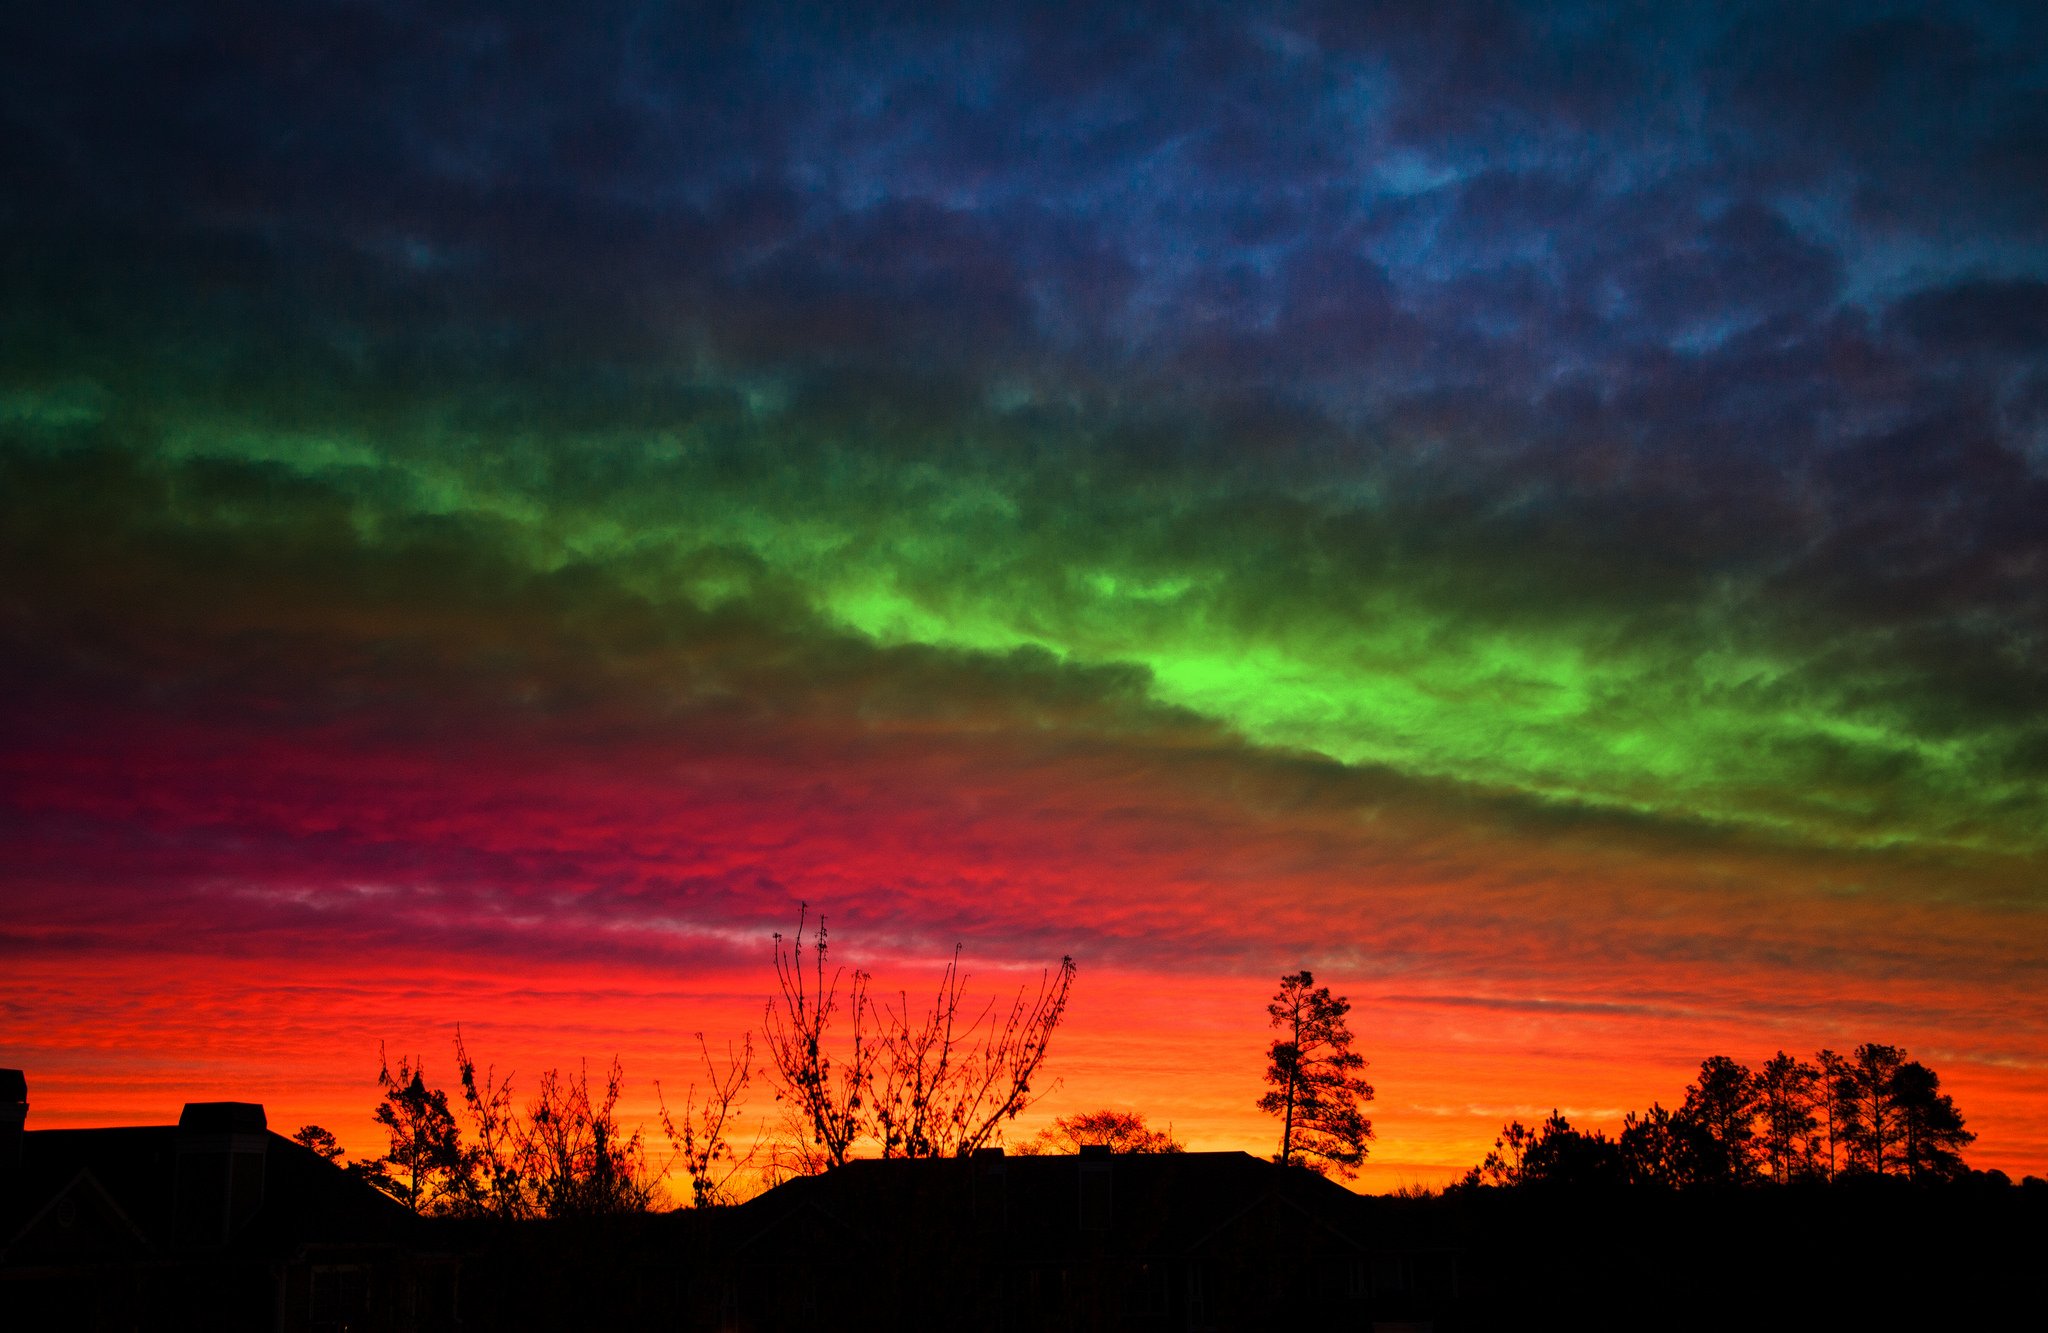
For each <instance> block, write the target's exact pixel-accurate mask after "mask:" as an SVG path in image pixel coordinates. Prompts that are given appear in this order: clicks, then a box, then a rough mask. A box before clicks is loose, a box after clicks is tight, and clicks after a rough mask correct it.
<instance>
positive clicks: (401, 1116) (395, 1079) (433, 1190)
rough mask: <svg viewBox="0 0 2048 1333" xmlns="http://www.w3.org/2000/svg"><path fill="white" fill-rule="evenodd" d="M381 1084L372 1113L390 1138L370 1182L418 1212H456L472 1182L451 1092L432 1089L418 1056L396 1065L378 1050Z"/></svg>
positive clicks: (378, 1075)
mask: <svg viewBox="0 0 2048 1333" xmlns="http://www.w3.org/2000/svg"><path fill="white" fill-rule="evenodd" d="M378 1064H379V1066H380V1068H379V1069H378V1071H377V1086H378V1087H380V1088H382V1089H384V1098H383V1100H382V1101H380V1102H378V1103H377V1109H376V1111H375V1112H374V1113H373V1118H374V1119H375V1120H376V1122H377V1123H378V1124H379V1125H381V1126H383V1128H384V1132H385V1134H386V1135H387V1136H388V1137H389V1139H390V1150H389V1151H388V1152H386V1153H385V1155H384V1156H383V1157H382V1158H381V1159H379V1161H378V1166H379V1167H380V1168H381V1170H378V1171H377V1172H375V1173H374V1174H373V1175H372V1177H371V1183H372V1184H375V1185H377V1186H378V1188H380V1189H382V1190H384V1192H385V1193H387V1194H389V1195H391V1196H392V1197H393V1198H395V1199H397V1200H398V1201H399V1202H400V1203H402V1204H404V1205H405V1206H406V1207H407V1208H410V1209H411V1210H412V1211H413V1212H414V1213H415V1214H426V1213H441V1212H449V1211H453V1210H454V1209H455V1208H456V1207H457V1206H458V1203H459V1201H460V1200H461V1199H462V1198H463V1197H464V1195H465V1194H466V1192H467V1190H468V1186H469V1177H470V1158H469V1155H468V1154H467V1153H465V1152H464V1151H463V1148H462V1133H461V1130H460V1128H459V1127H458V1126H457V1125H456V1123H455V1116H454V1114H453V1113H452V1112H450V1111H449V1109H448V1094H447V1093H445V1092H443V1091H441V1090H440V1089H439V1088H429V1087H428V1086H427V1084H426V1079H425V1077H424V1076H423V1074H422V1071H421V1068H420V1065H419V1063H418V1062H417V1061H413V1060H407V1059H404V1058H401V1059H400V1060H399V1062H398V1068H397V1069H395V1070H394V1069H392V1068H391V1065H390V1062H389V1061H388V1060H386V1059H385V1058H384V1055H383V1052H382V1049H381V1048H380V1049H379V1051H378Z"/></svg>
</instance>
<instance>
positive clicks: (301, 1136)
mask: <svg viewBox="0 0 2048 1333" xmlns="http://www.w3.org/2000/svg"><path fill="white" fill-rule="evenodd" d="M292 1142H293V1143H296V1144H298V1145H299V1146H300V1147H302V1148H310V1149H312V1150H313V1151H314V1152H316V1153H318V1154H319V1155H320V1156H321V1158H322V1159H323V1160H326V1161H329V1162H333V1163H335V1164H336V1165H340V1163H341V1157H342V1148H341V1140H340V1139H337V1138H335V1137H334V1131H333V1130H331V1129H327V1128H325V1127H323V1126H320V1125H300V1126H299V1128H298V1132H297V1133H295V1134H293V1135H292Z"/></svg>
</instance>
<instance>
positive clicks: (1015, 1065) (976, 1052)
mask: <svg viewBox="0 0 2048 1333" xmlns="http://www.w3.org/2000/svg"><path fill="white" fill-rule="evenodd" d="M808 910H809V909H808V907H805V908H804V909H802V910H801V911H800V913H799V915H798V918H797V930H796V934H795V936H794V938H793V939H792V940H790V941H787V942H785V941H784V939H783V937H782V935H781V933H780V932H777V934H776V936H775V980H776V985H777V988H778V990H779V994H778V996H777V997H776V998H774V999H771V1000H770V1001H769V1002H768V1007H767V1025H766V1026H767V1031H766V1040H767V1043H768V1052H769V1064H770V1068H771V1070H772V1074H771V1077H772V1078H773V1079H774V1081H775V1083H776V1097H777V1100H778V1101H780V1102H782V1103H783V1105H784V1108H785V1111H786V1113H787V1114H788V1115H789V1117H790V1118H791V1119H792V1120H793V1121H794V1122H795V1123H794V1126H793V1127H794V1129H795V1131H796V1136H795V1137H796V1142H795V1143H794V1144H792V1145H789V1146H788V1149H787V1150H786V1151H778V1153H777V1154H776V1156H775V1157H774V1158H773V1160H772V1161H771V1164H770V1169H771V1171H782V1170H793V1171H798V1172H803V1171H809V1170H825V1169H829V1168H831V1167H835V1166H840V1165H843V1164H844V1163H845V1162H846V1160H847V1159H848V1157H850V1156H851V1155H853V1154H854V1152H855V1151H856V1149H857V1148H858V1147H859V1146H861V1145H862V1144H864V1143H866V1142H868V1141H870V1140H871V1141H872V1143H873V1146H874V1150H875V1152H876V1153H877V1155H879V1156H882V1157H954V1156H965V1155H967V1154H968V1153H971V1152H973V1151H974V1150H975V1149H976V1148H979V1147H983V1146H985V1145H987V1144H990V1143H993V1142H995V1141H996V1140H998V1139H999V1138H1000V1137H1001V1134H1002V1130H1003V1127H1004V1126H1005V1125H1006V1124H1008V1123H1009V1122H1010V1121H1011V1120H1013V1119H1015V1118H1016V1117H1017V1116H1018V1115H1020V1114H1022V1113H1023V1112H1024V1110H1025V1109H1026V1108H1028V1107H1029V1106H1031V1105H1032V1104H1033V1103H1034V1102H1036V1101H1037V1100H1038V1097H1039V1096H1042V1095H1043V1093H1042V1092H1040V1093H1037V1094H1036V1095H1034V1089H1033V1083H1034V1081H1035V1080H1036V1079H1037V1077H1038V1075H1039V1071H1040V1069H1041V1068H1042V1066H1043V1065H1044V1063H1045V1057H1046V1052H1047V1050H1048V1049H1049V1048H1050V1046H1051V1043H1052V1034H1053V1032H1054V1031H1055V1030H1056V1029H1057V1028H1058V1027H1059V1024H1060V1020H1061V1019H1062V1018H1063V1017H1064V1016H1065V1013H1066V1007H1067V997H1068V995H1069V993H1070V992H1071V990H1072V988H1073V982H1074V971H1075V969H1074V960H1073V959H1072V958H1063V959H1061V960H1060V965H1059V968H1058V969H1057V971H1051V970H1048V971H1046V972H1044V973H1042V974H1041V975H1040V977H1039V984H1038V989H1037V993H1036V994H1035V995H1033V994H1032V993H1031V991H1030V989H1029V988H1028V987H1020V988H1019V989H1018V991H1017V994H1016V996H1015V997H1014V998H1013V999H1012V1000H1011V1002H1010V1004H1009V1006H1008V1007H1007V1008H1001V1007H999V1005H998V1002H997V1001H996V1000H994V999H990V1000H989V1001H988V1002H987V1003H986V1004H983V1005H981V1006H979V1007H978V1008H977V1007H975V1006H974V1004H973V1002H972V1001H971V1000H970V999H969V998H968V995H967V976H966V974H965V973H963V972H962V971H961V970H960V950H959V949H958V948H957V947H956V948H955V949H954V951H953V957H952V959H951V961H949V962H948V963H947V964H946V967H945V970H944V972H943V973H942V974H941V976H940V978H939V983H938V987H937V991H936V993H935V995H934V997H933V1000H932V1003H931V1006H930V1007H929V1008H927V1009H922V1010H920V1009H918V1008H916V1007H914V1006H913V1005H912V1004H911V1002H910V998H909V994H908V992H899V993H898V996H897V1001H896V1003H895V1004H893V1005H891V1004H886V1003H885V1004H880V1005H877V1004H875V1003H874V1002H873V1001H871V1000H870V999H869V998H868V991H867V987H868V974H867V973H866V972H863V971H858V970H856V971H854V972H853V973H852V974H851V977H850V978H849V977H848V975H847V974H846V973H845V972H844V971H843V970H841V969H830V968H828V959H827V941H826V935H825V924H824V921H823V919H822V918H821V919H820V921H819V923H818V929H817V933H816V935H815V936H814V937H813V939H812V942H811V944H810V946H809V952H808V953H806V951H805V950H806V946H805V943H804V927H805V924H806V922H807V920H808ZM828 972H829V975H828ZM842 983H844V984H846V988H847V1015H846V1016H847V1019H848V1022H847V1024H846V1028H845V1030H844V1033H843V1036H841V1035H838V1034H835V1033H834V1031H833V1023H834V1020H835V1017H836V1016H837V1015H838V1014H839V1013H840V998H839V997H840V987H841V985H842ZM835 1052H836V1054H835Z"/></svg>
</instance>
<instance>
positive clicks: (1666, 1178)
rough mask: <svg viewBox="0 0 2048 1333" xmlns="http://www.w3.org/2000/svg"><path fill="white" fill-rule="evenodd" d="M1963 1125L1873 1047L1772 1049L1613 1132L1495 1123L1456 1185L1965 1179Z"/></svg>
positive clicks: (1705, 1064) (1933, 1077)
mask: <svg viewBox="0 0 2048 1333" xmlns="http://www.w3.org/2000/svg"><path fill="white" fill-rule="evenodd" d="M1975 1138H1976V1135H1975V1134H1973V1133H1971V1132H1970V1131H1969V1130H1967V1129H1965V1128H1964V1127H1963V1116H1962V1113H1961V1112H1960V1111H1958V1110H1957V1109H1956V1106H1955V1103H1954V1101H1953V1100H1952V1099H1951V1098H1950V1097H1949V1095H1948V1094H1947V1093H1944V1092H1942V1091H1941V1078H1940V1076H1939V1075H1937V1074H1936V1073H1935V1072H1934V1071H1933V1070H1932V1069H1930V1068H1928V1067H1927V1066H1926V1065H1924V1064H1921V1063H1920V1062H1919V1061H1917V1060H1911V1059H1908V1058H1907V1052H1906V1051H1905V1050H1903V1049H1902V1048H1900V1047H1897V1046H1890V1045H1885V1044H1882V1043H1877V1042H1869V1043H1865V1044H1863V1045H1861V1046H1858V1047H1857V1048H1856V1049H1855V1050H1854V1051H1853V1052H1851V1053H1850V1054H1848V1055H1841V1054H1838V1053H1837V1052H1835V1051H1832V1050H1825V1049H1824V1050H1821V1051H1819V1052H1817V1053H1816V1054H1815V1055H1814V1057H1813V1058H1812V1059H1811V1060H1802V1059H1798V1058H1796V1057H1794V1056H1790V1055H1787V1054H1786V1053H1785V1052H1784V1051H1782V1050H1781V1051H1779V1052H1778V1053H1777V1054H1776V1055H1774V1056H1772V1057H1771V1058H1770V1059H1769V1060H1767V1061H1765V1062H1764V1064H1763V1067H1762V1068H1761V1069H1757V1070H1751V1069H1750V1068H1749V1067H1748V1066H1746V1065H1743V1064H1740V1063H1738V1062H1737V1061H1735V1060H1734V1059H1732V1058H1730V1057H1728V1056H1725V1055H1713V1056H1709V1057H1707V1058H1706V1059H1704V1060H1702V1061H1701V1062H1700V1066H1699V1075H1698V1077H1697V1078H1696V1079H1694V1080H1693V1082H1692V1083H1690V1084H1688V1085H1687V1087H1686V1090H1685V1100H1684V1101H1683V1102H1682V1103H1680V1105H1679V1107H1678V1109H1676V1110H1666V1109H1665V1108H1664V1107H1663V1106H1660V1105H1657V1104H1656V1103H1652V1104H1651V1105H1650V1107H1649V1109H1648V1110H1645V1111H1641V1112H1635V1111H1631V1112H1629V1113H1628V1115H1627V1116H1626V1117H1625V1118H1624V1119H1623V1121H1622V1128H1621V1132H1620V1134H1619V1135H1618V1136H1616V1137H1614V1138H1609V1137H1608V1136H1607V1134H1606V1133H1605V1132H1603V1131H1593V1132H1587V1131H1584V1130H1580V1129H1577V1128H1575V1127H1573V1125H1572V1124H1571V1122H1570V1121H1569V1120H1567V1119H1566V1118H1565V1117H1564V1116H1563V1115H1561V1114H1559V1113H1558V1112H1557V1111H1555V1110H1553V1111H1552V1112H1551V1113H1550V1118H1549V1119H1547V1120H1545V1121H1544V1122H1543V1123H1542V1124H1540V1125H1538V1126H1535V1127H1533V1128H1532V1127H1530V1126H1526V1125H1524V1124H1522V1123H1521V1122H1520V1121H1519V1120H1514V1121H1510V1122H1508V1124H1506V1125H1505V1126H1503V1127H1502V1129H1501V1132H1500V1136H1499V1137H1498V1138H1497V1139H1495V1140H1494V1145H1493V1149H1492V1151H1490V1152H1488V1153H1487V1154H1486V1157H1485V1159H1484V1160H1483V1161H1482V1162H1480V1164H1479V1165H1477V1166H1475V1167H1473V1168H1472V1169H1471V1170H1470V1171H1468V1172H1467V1173H1466V1174H1465V1176H1464V1179H1463V1180H1462V1181H1460V1182H1459V1184H1460V1185H1462V1186H1464V1187H1468V1188H1470V1187H1478V1186H1483V1185H1493V1186H1523V1185H1539V1184H1570V1185H1587V1184H1607V1183H1614V1184H1630V1185H1645V1186H1660V1187H1667V1188H1678V1189H1685V1188H1692V1187H1697V1186H1717V1185H1718V1186H1746V1185H1758V1184H1777V1185H1787V1184H1792V1183H1794V1182H1799V1181H1813V1180H1819V1181H1833V1180H1837V1179H1841V1178H1843V1177H1853V1176H1868V1177H1872V1178H1882V1177H1888V1176H1889V1177H1901V1178H1904V1179H1907V1180H1912V1181H1940V1180H1953V1179H1956V1178H1958V1177H1961V1176H1963V1175H1966V1174H1967V1173H1968V1168H1967V1167H1966V1166H1965V1165H1964V1163H1963V1158H1962V1150H1963V1149H1964V1148H1965V1147H1966V1146H1968V1145H1969V1144H1970V1143H1971V1142H1972V1141H1973V1140H1974V1139H1975Z"/></svg>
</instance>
